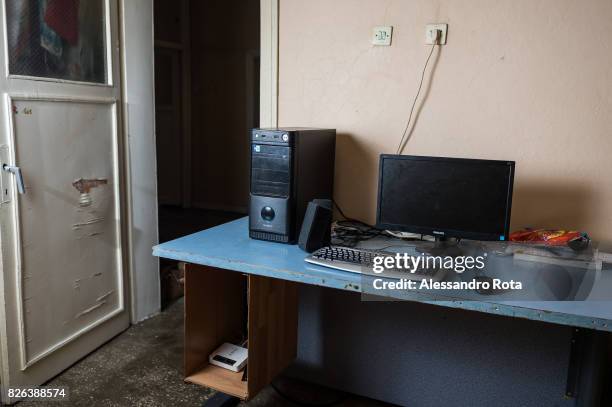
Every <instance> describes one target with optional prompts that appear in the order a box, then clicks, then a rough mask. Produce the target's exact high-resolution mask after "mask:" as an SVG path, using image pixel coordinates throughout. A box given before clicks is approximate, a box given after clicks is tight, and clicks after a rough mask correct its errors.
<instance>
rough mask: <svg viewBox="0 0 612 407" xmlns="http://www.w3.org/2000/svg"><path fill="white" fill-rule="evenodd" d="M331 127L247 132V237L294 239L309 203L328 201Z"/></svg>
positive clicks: (331, 183)
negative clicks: (248, 205)
mask: <svg viewBox="0 0 612 407" xmlns="http://www.w3.org/2000/svg"><path fill="white" fill-rule="evenodd" d="M335 149H336V130H334V129H314V128H300V127H287V128H270V129H253V130H252V131H251V194H250V208H249V236H250V237H251V238H254V239H260V240H269V241H274V242H281V243H295V242H296V241H297V237H298V235H299V232H300V227H301V224H302V220H303V218H304V213H305V212H306V206H307V205H308V202H310V201H311V200H313V199H332V195H333V189H334V159H335Z"/></svg>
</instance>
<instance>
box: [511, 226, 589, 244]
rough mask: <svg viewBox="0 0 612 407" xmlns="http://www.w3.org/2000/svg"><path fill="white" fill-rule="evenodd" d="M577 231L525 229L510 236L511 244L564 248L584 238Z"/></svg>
mask: <svg viewBox="0 0 612 407" xmlns="http://www.w3.org/2000/svg"><path fill="white" fill-rule="evenodd" d="M583 236H584V235H583V234H582V233H581V232H578V231H575V230H554V229H523V230H518V231H516V232H512V233H511V234H510V241H511V242H531V243H544V244H547V245H550V246H564V245H567V243H568V242H571V241H572V240H575V239H581V238H583Z"/></svg>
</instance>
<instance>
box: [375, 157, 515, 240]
mask: <svg viewBox="0 0 612 407" xmlns="http://www.w3.org/2000/svg"><path fill="white" fill-rule="evenodd" d="M513 180H514V161H494V160H474V159H464V158H443V157H422V156H404V155H390V154H383V155H381V156H380V174H379V185H378V208H377V216H376V223H377V227H379V228H381V229H390V230H399V231H405V232H413V233H422V234H427V235H434V236H440V237H445V236H448V237H458V238H466V239H474V240H507V239H508V233H509V230H508V229H509V227H510V209H511V205H512V185H513Z"/></svg>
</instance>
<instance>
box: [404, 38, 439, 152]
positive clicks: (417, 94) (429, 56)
mask: <svg viewBox="0 0 612 407" xmlns="http://www.w3.org/2000/svg"><path fill="white" fill-rule="evenodd" d="M439 38H440V31H439V30H436V39H435V40H434V43H433V45H432V46H431V50H430V51H429V55H428V56H427V60H426V61H425V66H424V67H423V72H422V73H421V82H420V83H419V89H418V90H417V93H416V96H415V97H414V101H413V102H412V107H411V108H410V115H409V116H408V122H407V123H406V128H405V129H404V132H403V133H402V139H401V140H400V142H399V145H398V146H397V152H396V154H401V153H402V151H403V150H404V139H405V138H406V133H407V132H408V129H409V128H410V122H411V121H412V113H413V112H414V107H415V106H416V103H417V100H418V99H419V95H420V94H421V88H422V87H423V80H424V79H425V72H427V65H429V60H430V59H431V56H432V55H433V52H434V49H436V45H438V41H439ZM406 141H407V140H406Z"/></svg>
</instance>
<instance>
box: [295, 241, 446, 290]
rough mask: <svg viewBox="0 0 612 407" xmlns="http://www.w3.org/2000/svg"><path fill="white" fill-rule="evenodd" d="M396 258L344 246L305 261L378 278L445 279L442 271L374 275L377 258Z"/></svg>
mask: <svg viewBox="0 0 612 407" xmlns="http://www.w3.org/2000/svg"><path fill="white" fill-rule="evenodd" d="M379 256H380V257H395V253H390V252H385V251H381V250H370V249H354V248H350V247H342V246H327V247H322V248H321V249H319V250H317V251H315V252H314V253H312V254H311V255H310V256H308V257H306V258H305V259H304V261H306V262H307V263H310V264H316V265H318V266H323V267H330V268H333V269H337V270H342V271H348V272H351V273H358V274H369V275H373V276H378V277H387V278H394V279H403V278H405V279H408V280H414V281H421V280H424V279H431V280H433V281H440V280H442V279H443V278H444V275H445V271H444V270H440V269H425V268H423V269H419V270H416V271H415V272H414V273H411V271H410V270H407V269H385V270H384V272H383V273H379V274H377V273H374V258H375V257H379Z"/></svg>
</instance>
